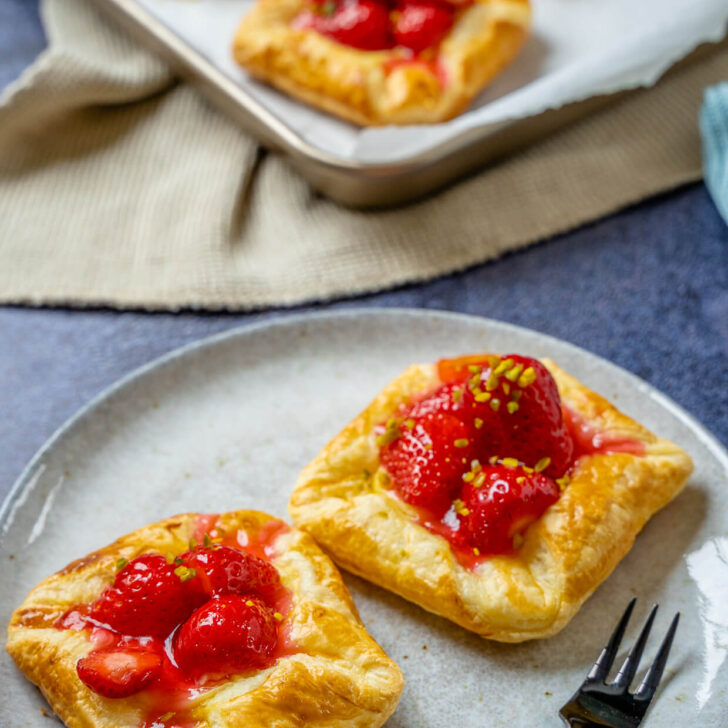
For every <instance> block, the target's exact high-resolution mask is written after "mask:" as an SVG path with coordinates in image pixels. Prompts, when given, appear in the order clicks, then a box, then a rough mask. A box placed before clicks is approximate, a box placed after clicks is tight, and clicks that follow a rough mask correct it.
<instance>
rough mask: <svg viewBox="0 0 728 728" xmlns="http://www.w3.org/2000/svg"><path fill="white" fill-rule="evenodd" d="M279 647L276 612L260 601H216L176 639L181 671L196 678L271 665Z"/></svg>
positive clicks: (250, 598) (195, 615)
mask: <svg viewBox="0 0 728 728" xmlns="http://www.w3.org/2000/svg"><path fill="white" fill-rule="evenodd" d="M277 643H278V633H277V628H276V621H275V618H274V616H273V612H272V611H271V610H270V609H269V608H268V607H267V606H266V605H265V603H264V602H263V601H262V600H261V599H258V598H257V597H253V596H248V597H241V596H232V595H230V596H223V597H213V598H212V599H210V601H209V602H207V604H205V605H203V606H202V607H200V608H199V609H197V610H196V611H195V612H194V613H193V614H192V616H191V617H190V618H189V619H188V620H187V621H186V622H185V623H184V624H183V625H182V627H181V628H180V630H179V632H177V634H176V636H175V638H174V657H175V661H176V662H177V664H178V665H179V667H180V668H181V669H182V670H183V671H184V672H185V673H186V674H188V675H191V676H194V677H196V678H202V677H206V676H207V677H220V676H225V675H229V674H231V673H236V672H245V671H247V670H251V669H262V668H264V667H266V666H267V665H268V664H270V661H271V655H272V654H273V651H274V650H275V648H276V645H277Z"/></svg>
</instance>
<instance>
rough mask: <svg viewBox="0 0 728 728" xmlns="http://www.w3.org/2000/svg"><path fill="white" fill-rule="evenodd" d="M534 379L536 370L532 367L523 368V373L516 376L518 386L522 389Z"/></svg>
mask: <svg viewBox="0 0 728 728" xmlns="http://www.w3.org/2000/svg"><path fill="white" fill-rule="evenodd" d="M535 381H536V372H535V371H534V369H533V367H528V369H525V370H524V372H523V374H521V376H520V377H518V386H519V387H521V389H523V388H524V387H528V386H530V385H531V384H533V383H534V382H535Z"/></svg>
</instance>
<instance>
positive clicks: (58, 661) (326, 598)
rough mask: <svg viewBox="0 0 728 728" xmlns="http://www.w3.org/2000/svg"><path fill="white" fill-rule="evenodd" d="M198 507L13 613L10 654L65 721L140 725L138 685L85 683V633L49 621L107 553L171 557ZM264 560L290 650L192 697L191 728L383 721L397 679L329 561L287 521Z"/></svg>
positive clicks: (230, 527)
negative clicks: (286, 608)
mask: <svg viewBox="0 0 728 728" xmlns="http://www.w3.org/2000/svg"><path fill="white" fill-rule="evenodd" d="M195 520H196V514H184V515H180V516H176V517H174V518H169V519H167V520H164V521H160V522H159V523H155V524H152V525H149V526H145V527H143V528H140V529H139V530H137V531H134V532H132V533H130V534H128V535H127V536H124V537H122V538H120V539H119V540H118V541H116V542H115V543H113V544H111V545H110V546H107V547H106V548H103V549H101V550H100V551H97V552H95V553H92V554H90V555H89V556H86V557H84V558H82V559H79V560H78V561H75V562H73V563H72V564H69V565H68V566H67V567H66V568H65V569H63V570H62V571H60V572H58V573H57V574H54V575H53V576H51V577H49V578H48V579H46V580H45V581H43V582H41V584H39V585H38V586H37V587H35V589H33V590H32V591H31V592H30V594H29V595H28V597H27V598H26V600H25V602H24V603H23V604H22V606H21V607H20V608H19V609H17V610H16V611H15V613H14V614H13V616H12V619H11V622H10V627H9V630H8V644H7V648H8V652H9V653H10V655H11V656H12V658H13V659H14V660H15V662H16V664H17V665H18V667H19V668H20V669H21V670H22V672H23V673H24V674H25V676H26V677H27V678H28V679H29V680H31V681H32V682H34V683H35V684H36V685H38V686H39V687H40V689H41V691H42V692H43V694H44V696H45V697H46V699H47V700H48V702H49V703H50V705H51V707H52V708H53V710H55V712H56V713H57V714H58V716H59V717H60V718H61V719H62V720H63V721H64V722H65V723H66V725H68V726H69V728H116V727H117V726H118V727H119V728H130V727H131V726H139V725H142V723H143V715H144V700H145V697H144V693H143V692H142V693H140V694H138V695H135V696H132V697H130V698H124V699H117V700H110V699H107V698H103V697H101V696H100V695H97V694H96V693H94V692H93V691H91V690H90V689H88V688H87V687H86V686H85V685H84V684H83V683H82V682H81V681H80V680H79V678H78V676H77V674H76V662H77V661H78V660H79V659H80V658H82V657H84V656H85V655H86V654H87V653H88V652H89V651H90V648H91V643H90V641H89V638H88V636H87V635H86V633H85V632H75V631H70V630H59V629H56V628H55V627H54V626H53V624H54V622H55V621H56V620H57V619H58V617H60V616H61V615H62V614H64V613H65V612H66V611H67V610H68V609H70V608H71V607H72V606H74V605H76V604H79V603H84V602H91V601H93V600H95V599H96V598H97V597H98V596H99V595H100V594H101V592H102V591H103V589H104V588H105V587H106V586H107V585H108V584H109V583H110V582H111V581H113V579H114V576H115V563H116V560H117V559H119V558H121V557H124V558H126V559H129V560H131V559H133V558H135V557H136V556H139V555H140V554H142V553H145V552H148V551H153V552H161V553H169V552H171V553H179V552H182V551H184V550H186V548H187V544H188V542H189V539H190V538H191V537H192V536H193V533H194V528H195ZM271 520H274V519H273V518H272V517H271V516H268V515H266V514H264V513H260V512H257V511H237V512H232V513H227V514H223V515H221V516H220V519H219V520H218V522H217V525H218V526H220V527H221V528H223V529H225V531H227V532H230V531H233V532H234V530H235V529H242V530H245V531H246V532H247V533H248V534H251V533H253V532H256V531H257V530H258V529H260V528H261V527H262V526H263V525H264V524H266V523H268V522H270V521H271ZM273 548H274V554H273V556H272V557H271V562H272V563H273V564H275V566H276V568H277V569H278V571H279V573H280V576H281V581H282V583H283V584H284V585H285V586H286V587H287V588H288V589H289V590H291V592H292V595H293V603H292V606H291V610H290V612H289V614H288V616H287V617H286V623H287V624H288V625H290V630H291V632H290V635H291V638H292V640H294V641H295V642H296V643H297V644H298V646H299V647H300V650H301V651H300V652H299V653H297V654H294V655H290V656H286V657H281V658H279V660H278V662H277V663H276V664H275V665H273V666H272V667H270V668H268V669H266V670H261V671H260V672H258V673H256V674H254V675H252V676H239V677H236V678H232V679H230V680H229V681H227V682H226V683H224V684H222V685H221V686H218V687H215V688H213V689H211V690H210V691H208V692H205V693H203V694H202V695H201V697H199V698H198V699H197V700H196V702H195V703H194V704H193V706H194V707H193V708H192V709H191V712H192V715H193V716H194V717H195V718H197V719H198V720H199V722H198V723H197V728H211V727H212V726H215V728H254V727H256V726H259V727H260V728H263V727H264V726H265V727H266V728H267V727H270V726H275V728H289V727H290V728H294V727H295V728H300V726H302V725H306V726H314V727H316V728H335V727H338V726H347V727H348V726H356V727H357V728H370V727H372V726H381V725H382V724H383V723H384V722H385V721H386V720H387V718H388V717H389V716H390V715H391V714H392V712H393V711H394V709H395V707H396V705H397V702H398V700H399V696H400V693H401V692H402V685H403V678H402V674H401V672H400V670H399V668H398V667H397V665H396V664H395V663H394V662H393V661H392V660H390V659H389V658H388V657H387V655H386V654H385V653H384V652H383V651H382V649H381V648H380V647H379V646H378V645H377V643H376V642H375V641H374V640H373V639H372V638H371V637H370V636H369V634H368V633H367V631H366V630H365V628H364V626H363V625H362V623H361V622H360V620H359V616H358V614H357V611H356V607H355V606H354V603H353V601H352V599H351V597H350V595H349V592H348V591H347V589H346V587H345V586H344V583H343V582H342V580H341V576H340V575H339V573H338V571H337V570H336V567H335V566H334V565H333V564H332V563H331V561H330V560H329V558H328V557H327V556H326V555H325V554H323V553H322V551H321V550H320V549H319V548H318V546H317V545H316V544H315V543H314V541H313V539H311V537H310V536H308V535H307V534H305V533H302V532H301V531H298V530H297V529H291V530H290V531H288V532H285V533H280V534H279V535H278V536H277V537H276V538H275V540H274V542H273Z"/></svg>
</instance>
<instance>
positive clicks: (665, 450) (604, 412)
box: [289, 360, 692, 642]
mask: <svg viewBox="0 0 728 728" xmlns="http://www.w3.org/2000/svg"><path fill="white" fill-rule="evenodd" d="M542 361H543V363H544V365H545V366H546V367H547V368H548V369H549V371H550V372H551V374H552V375H553V377H554V379H555V380H556V383H557V386H558V389H559V392H560V394H561V398H562V402H563V403H564V404H565V405H567V406H568V407H569V408H571V409H572V410H573V411H575V412H576V413H577V414H578V415H580V416H581V417H582V418H583V419H584V420H585V422H586V423H587V424H588V425H589V426H590V427H591V428H593V429H594V431H595V432H600V433H605V434H608V435H610V436H613V437H616V438H630V439H634V440H637V441H639V442H641V443H643V444H644V455H643V456H638V455H633V454H628V453H611V454H596V455H588V456H584V457H582V458H581V459H580V460H579V461H578V463H577V465H576V467H575V469H574V471H573V473H572V474H571V482H570V484H569V485H568V486H567V487H566V489H565V490H564V492H563V493H562V494H561V497H560V499H559V500H558V501H557V502H556V503H555V504H553V505H552V506H551V507H550V508H549V509H548V510H547V511H546V512H545V513H544V515H543V516H542V517H541V518H540V519H539V520H538V521H536V522H535V523H533V524H532V525H531V526H530V527H529V528H528V530H527V531H526V532H525V534H524V543H523V545H522V547H521V548H520V549H519V550H518V551H517V552H516V553H515V554H514V555H498V556H493V557H492V558H489V559H487V560H485V561H483V562H482V563H481V564H480V565H479V566H477V567H476V568H475V570H473V571H471V570H469V569H467V568H464V567H463V566H461V565H460V564H459V563H458V561H457V560H456V558H455V556H454V555H453V553H452V551H451V549H450V545H449V543H448V541H447V540H445V539H444V538H443V537H441V536H438V535H435V534H433V533H431V532H430V531H428V530H426V529H425V528H424V527H422V526H420V525H418V524H417V523H416V512H415V510H414V509H413V508H412V507H411V506H410V505H408V504H407V503H405V502H403V501H402V500H400V499H399V498H397V497H396V496H395V495H393V493H392V492H391V491H390V490H388V489H387V480H388V478H387V476H386V474H384V471H383V470H382V469H381V468H380V464H379V454H378V453H379V448H378V446H377V444H376V441H375V436H374V432H373V430H374V427H375V426H376V425H379V424H380V423H382V422H384V421H386V420H387V419H388V418H389V417H391V416H392V415H393V414H394V413H395V412H396V410H397V407H398V406H399V405H400V404H401V403H403V402H407V401H408V400H409V398H410V397H411V396H412V395H415V394H417V393H421V392H423V391H428V390H431V389H432V388H434V387H436V386H437V385H438V384H439V379H438V376H437V369H436V367H435V366H434V365H425V366H421V365H415V366H411V367H410V368H409V369H407V370H406V371H405V372H404V373H403V374H402V375H400V376H399V377H398V378H397V379H395V380H394V381H392V382H391V383H390V384H389V385H387V386H386V387H385V388H384V389H383V390H382V392H380V394H379V395H378V396H377V397H376V398H375V399H374V401H373V402H372V403H371V404H370V405H369V406H368V407H367V408H366V409H365V410H364V411H363V412H362V413H361V414H360V415H359V416H358V417H357V418H356V419H354V420H353V422H351V423H350V424H349V425H347V426H346V427H345V428H344V430H343V431H342V432H341V433H340V434H338V435H337V436H336V437H335V438H334V439H333V440H332V441H331V442H330V443H329V444H328V445H327V446H326V447H325V448H324V449H323V451H322V452H321V453H320V454H319V455H318V457H317V458H316V459H315V460H314V461H313V462H312V463H311V464H310V465H308V466H307V467H306V468H305V469H304V471H303V472H302V473H301V475H300V478H299V481H298V485H297V487H296V490H295V491H294V493H293V495H292V497H291V500H290V504H289V511H290V513H291V516H292V517H293V520H294V522H295V523H296V525H298V526H299V528H302V529H303V530H305V531H308V532H309V533H310V534H311V535H312V536H313V537H314V538H315V539H316V540H317V542H318V543H319V544H320V545H321V546H322V547H323V548H324V549H325V550H326V551H327V552H328V553H329V554H330V555H331V556H332V558H333V559H334V560H335V561H336V562H337V563H338V564H339V565H340V566H342V567H343V568H345V569H347V570H348V571H351V572H353V573H355V574H359V575H360V576H362V577H364V578H365V579H368V580H369V581H372V582H374V583H376V584H379V585H380V586H383V587H385V588H386V589H389V590H391V591H393V592H396V593H397V594H399V595H401V596H403V597H404V598H405V599H409V600H410V601H412V602H415V603H416V604H419V605H420V606H422V607H424V608H425V609H427V610H429V611H431V612H434V613H435V614H439V615H441V616H443V617H447V618H448V619H450V620H452V621H453V622H456V623H457V624H459V625H461V626H463V627H465V628H466V629H469V630H472V631H473V632H476V633H477V634H478V635H480V636H481V637H487V638H489V639H493V640H498V641H500V642H521V641H524V640H528V639H533V638H541V637H549V636H551V635H553V634H556V633H557V632H558V631H559V630H561V629H562V628H563V627H564V626H565V625H566V624H567V623H568V621H569V620H570V619H571V618H572V617H573V616H574V615H575V614H576V612H577V611H578V610H579V608H580V606H581V605H582V604H583V603H584V601H585V600H586V599H587V598H588V597H589V596H590V595H591V593H592V592H593V591H594V590H595V589H596V588H597V586H599V584H601V582H602V581H604V580H605V579H606V578H607V577H608V576H609V574H610V573H611V572H612V570H613V569H614V568H615V567H616V566H617V564H618V563H619V561H620V559H622V557H623V556H624V555H625V554H626V553H627V552H628V551H629V549H630V548H631V546H632V544H633V542H634V539H635V537H636V536H637V534H638V533H639V531H640V530H641V529H642V527H643V526H644V525H645V523H646V522H647V520H648V519H649V518H650V517H651V516H652V515H653V514H654V513H655V512H656V511H658V510H659V509H660V508H662V507H663V506H665V505H666V504H667V503H668V502H669V501H670V500H671V499H672V498H674V497H675V495H677V493H678V492H679V491H680V490H681V489H682V487H683V485H684V484H685V482H686V480H687V478H688V476H689V475H690V473H691V471H692V461H691V460H690V457H689V456H688V455H687V454H686V453H685V452H684V451H683V450H681V449H680V448H679V447H677V446H676V445H674V444H673V443H671V442H668V441H667V440H663V439H660V438H658V437H656V436H655V435H653V434H652V433H651V432H649V431H648V430H647V429H645V428H644V427H642V426H641V425H639V424H638V423H637V422H635V421H634V420H632V419H630V418H629V417H627V416H626V415H624V414H622V413H621V412H619V411H618V410H617V409H616V408H615V407H613V406H612V405H611V404H610V403H609V402H607V401H606V400H605V399H604V398H602V397H601V396H599V395H598V394H595V393H594V392H592V391H590V390H589V389H587V388H586V387H585V386H584V385H582V384H581V383H580V382H579V381H577V380H576V379H574V378H573V377H571V376H569V375H568V374H567V373H566V372H564V371H563V370H561V369H560V368H559V367H558V366H556V364H554V363H553V362H552V361H549V360H542ZM369 474H372V475H369Z"/></svg>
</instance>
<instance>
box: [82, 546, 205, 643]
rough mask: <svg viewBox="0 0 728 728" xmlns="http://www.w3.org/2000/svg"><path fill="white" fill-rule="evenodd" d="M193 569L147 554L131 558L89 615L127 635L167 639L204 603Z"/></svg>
mask: <svg viewBox="0 0 728 728" xmlns="http://www.w3.org/2000/svg"><path fill="white" fill-rule="evenodd" d="M193 578H194V576H193V572H191V571H190V570H189V569H187V568H186V567H183V566H177V565H175V564H168V563H167V560H166V559H165V557H164V556H161V555H159V554H145V555H143V556H139V557H137V558H136V559H134V560H133V561H130V562H129V563H128V564H127V565H126V566H124V568H123V569H122V570H121V571H120V572H119V573H118V574H117V575H116V579H115V580H114V583H113V584H112V585H111V586H109V587H107V588H106V590H105V591H104V592H103V593H102V595H101V596H100V597H99V598H98V599H97V600H96V602H94V604H93V605H92V607H91V613H90V616H91V617H92V618H93V619H95V620H96V621H98V622H101V623H102V624H105V625H108V626H110V627H111V628H112V629H113V630H115V631H116V632H120V633H121V634H126V635H134V636H143V635H148V636H152V637H159V638H161V639H163V638H165V637H166V636H167V635H168V634H169V633H170V632H171V631H172V630H173V629H174V628H175V627H176V626H177V625H178V624H180V623H181V622H184V621H185V619H187V617H189V615H190V614H191V613H192V612H193V611H194V610H195V608H196V607H198V606H199V605H200V604H202V603H203V601H204V600H205V598H206V597H205V596H204V595H201V594H200V592H199V591H198V590H196V589H194V588H192V587H191V586H190V584H189V583H188V582H189V581H191V580H192V579H193Z"/></svg>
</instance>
